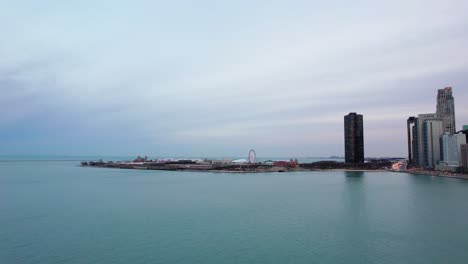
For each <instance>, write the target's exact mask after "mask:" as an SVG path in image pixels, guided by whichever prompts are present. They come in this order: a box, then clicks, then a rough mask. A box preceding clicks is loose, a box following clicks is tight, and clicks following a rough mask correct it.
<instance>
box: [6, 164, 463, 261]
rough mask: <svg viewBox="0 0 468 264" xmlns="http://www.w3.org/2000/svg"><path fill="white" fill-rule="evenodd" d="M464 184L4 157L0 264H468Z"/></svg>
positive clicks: (396, 176) (423, 178)
mask: <svg viewBox="0 0 468 264" xmlns="http://www.w3.org/2000/svg"><path fill="white" fill-rule="evenodd" d="M467 249H468V181H464V180H457V179H444V178H433V177H427V176H411V175H406V174H392V173H386V172H385V173H344V172H306V173H277V174H212V173H191V172H163V171H132V170H113V169H96V168H81V167H77V166H76V162H69V161H67V162H0V263H7V264H8V263H281V264H284V263H424V264H427V263H468V250H467Z"/></svg>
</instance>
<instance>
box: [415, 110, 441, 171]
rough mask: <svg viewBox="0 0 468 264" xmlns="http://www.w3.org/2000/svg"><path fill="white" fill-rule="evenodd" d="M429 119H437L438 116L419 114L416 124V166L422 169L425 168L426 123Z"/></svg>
mask: <svg viewBox="0 0 468 264" xmlns="http://www.w3.org/2000/svg"><path fill="white" fill-rule="evenodd" d="M429 119H436V114H419V115H418V117H417V118H416V122H415V129H414V130H415V131H414V139H413V140H414V143H415V144H414V145H415V146H414V160H415V162H416V164H417V165H418V166H420V167H423V166H425V162H424V153H426V152H425V145H424V135H423V133H424V129H423V128H424V122H425V121H426V120H429Z"/></svg>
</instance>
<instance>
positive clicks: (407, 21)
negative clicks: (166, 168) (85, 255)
mask: <svg viewBox="0 0 468 264" xmlns="http://www.w3.org/2000/svg"><path fill="white" fill-rule="evenodd" d="M322 2H323V1H287V2H286V1H255V3H252V2H251V1H235V3H220V2H219V1H197V2H196V4H195V2H193V1H171V2H170V3H167V1H161V2H160V3H158V2H155V1H132V2H131V3H130V2H128V3H122V2H118V3H116V2H115V1H100V3H99V4H96V3H94V1H79V2H78V1H77V2H75V3H70V2H67V3H64V2H63V1H41V2H40V3H39V2H38V3H36V2H32V1H31V2H30V1H15V2H14V3H11V2H10V3H6V2H0V22H1V23H0V33H1V35H2V39H3V41H2V42H1V43H0V58H2V59H1V60H0V91H1V96H0V111H1V113H2V114H1V115H0V154H4V155H7V154H58V155H63V154H67V155H87V154H113V155H125V154H130V155H132V154H138V153H146V154H150V155H178V156H180V155H186V156H217V155H220V156H229V155H231V156H237V155H244V154H245V152H247V151H248V149H250V148H256V150H257V153H258V154H259V155H261V156H325V155H342V153H343V116H344V115H345V114H347V113H348V112H359V113H361V114H363V115H364V122H365V136H366V138H365V142H366V155H367V156H390V155H393V156H395V155H401V156H403V155H405V154H406V153H405V151H406V136H405V135H406V134H405V133H406V127H405V125H406V118H407V117H408V116H410V115H416V114H418V113H424V112H434V111H435V97H436V93H437V89H440V88H443V87H445V86H452V87H453V88H454V95H455V100H456V114H457V126H458V127H461V125H462V124H468V108H467V107H465V106H464V105H466V104H464V103H465V102H467V101H468V88H467V87H468V75H467V73H468V63H467V61H468V55H467V54H468V53H467V52H466V47H468V34H467V33H468V18H467V16H466V14H465V10H468V4H467V3H466V1H445V2H441V1H392V3H376V2H375V1H358V2H357V3H347V2H345V1H328V2H327V3H322Z"/></svg>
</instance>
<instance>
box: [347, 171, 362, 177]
mask: <svg viewBox="0 0 468 264" xmlns="http://www.w3.org/2000/svg"><path fill="white" fill-rule="evenodd" d="M345 175H346V177H356V178H360V177H363V176H364V172H363V171H345Z"/></svg>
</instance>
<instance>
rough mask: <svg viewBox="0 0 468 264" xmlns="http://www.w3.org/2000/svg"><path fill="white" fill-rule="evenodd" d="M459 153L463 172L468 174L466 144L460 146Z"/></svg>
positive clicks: (467, 149)
mask: <svg viewBox="0 0 468 264" xmlns="http://www.w3.org/2000/svg"><path fill="white" fill-rule="evenodd" d="M460 152H461V153H460V154H461V155H460V156H461V166H462V168H463V172H465V173H468V144H463V145H461V148H460Z"/></svg>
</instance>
